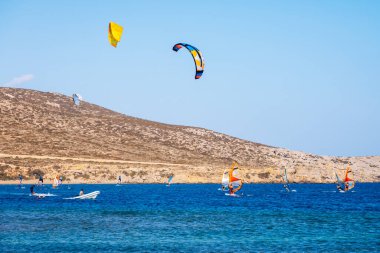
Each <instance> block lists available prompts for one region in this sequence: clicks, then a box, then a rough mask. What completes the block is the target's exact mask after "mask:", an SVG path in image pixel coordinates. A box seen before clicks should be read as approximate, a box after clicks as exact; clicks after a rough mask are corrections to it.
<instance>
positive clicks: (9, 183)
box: [0, 181, 380, 188]
mask: <svg viewBox="0 0 380 253" xmlns="http://www.w3.org/2000/svg"><path fill="white" fill-rule="evenodd" d="M379 183H380V182H356V184H379ZM33 184H34V185H38V183H29V182H26V183H23V184H22V185H23V186H25V185H33ZM86 184H87V185H166V184H167V183H166V182H165V183H121V184H118V183H116V182H115V183H110V182H104V183H80V182H78V183H63V184H62V185H63V186H65V185H86ZM194 184H195V185H207V184H214V185H220V183H211V182H210V183H171V185H194ZM244 184H248V185H253V184H258V185H263V184H268V185H269V184H275V185H283V183H278V182H265V183H264V182H257V183H255V182H246V183H244ZM289 184H290V185H302V184H335V183H334V182H326V183H318V182H300V183H289ZM2 185H14V186H18V185H19V184H18V183H14V182H1V181H0V186H2ZM52 185H53V184H44V186H52ZM58 188H59V187H58Z"/></svg>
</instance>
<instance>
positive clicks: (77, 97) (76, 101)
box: [73, 93, 82, 105]
mask: <svg viewBox="0 0 380 253" xmlns="http://www.w3.org/2000/svg"><path fill="white" fill-rule="evenodd" d="M81 100H82V96H81V95H79V94H77V93H75V94H73V102H74V105H79V104H80V101H81Z"/></svg>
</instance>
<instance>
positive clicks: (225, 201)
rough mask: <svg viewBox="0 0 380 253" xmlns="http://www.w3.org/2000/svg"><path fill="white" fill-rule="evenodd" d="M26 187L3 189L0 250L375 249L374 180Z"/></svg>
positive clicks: (377, 198) (379, 248) (379, 237)
mask: <svg viewBox="0 0 380 253" xmlns="http://www.w3.org/2000/svg"><path fill="white" fill-rule="evenodd" d="M29 187H30V185H25V186H24V188H19V187H18V186H17V185H1V186H0V252H49V253H52V252H192V253H194V252H340V253H341V252H380V194H379V192H380V184H378V183H376V184H375V183H371V184H370V183H368V184H367V183H357V185H356V187H355V188H354V189H353V191H351V192H346V193H340V192H337V191H336V188H335V185H333V184H292V185H291V186H290V187H291V189H292V190H293V191H292V192H289V193H288V192H286V191H284V188H283V186H282V185H281V184H246V185H244V186H243V189H242V190H241V191H240V196H239V197H231V196H226V195H225V192H223V191H221V189H220V185H217V184H172V185H171V186H170V187H167V186H166V185H164V184H139V185H134V184H122V185H90V184H85V185H62V186H60V187H59V188H58V189H53V188H52V187H51V185H46V186H43V187H36V188H35V192H37V193H51V194H54V195H56V196H50V197H45V198H41V199H38V198H36V197H32V196H30V194H29ZM81 189H83V190H84V192H85V193H89V192H92V191H100V195H99V196H98V197H97V198H96V199H95V200H79V199H75V200H74V199H71V200H70V199H64V198H68V197H73V196H76V195H77V194H78V193H79V191H80V190H81Z"/></svg>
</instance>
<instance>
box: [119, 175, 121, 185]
mask: <svg viewBox="0 0 380 253" xmlns="http://www.w3.org/2000/svg"><path fill="white" fill-rule="evenodd" d="M119 184H121V176H119Z"/></svg>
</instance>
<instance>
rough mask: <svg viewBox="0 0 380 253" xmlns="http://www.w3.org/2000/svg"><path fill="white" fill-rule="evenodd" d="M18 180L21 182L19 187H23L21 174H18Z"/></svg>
mask: <svg viewBox="0 0 380 253" xmlns="http://www.w3.org/2000/svg"><path fill="white" fill-rule="evenodd" d="M18 179H19V180H20V183H19V186H21V185H22V176H21V174H18Z"/></svg>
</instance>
